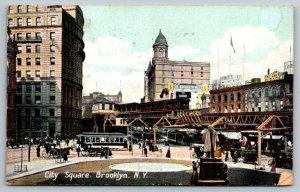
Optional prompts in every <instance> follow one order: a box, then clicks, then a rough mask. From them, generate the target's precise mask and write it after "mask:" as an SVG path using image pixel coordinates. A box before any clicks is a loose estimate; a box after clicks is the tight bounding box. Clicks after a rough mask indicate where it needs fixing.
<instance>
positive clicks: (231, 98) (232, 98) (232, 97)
mask: <svg viewBox="0 0 300 192" xmlns="http://www.w3.org/2000/svg"><path fill="white" fill-rule="evenodd" d="M230 101H234V95H233V93H231V94H230Z"/></svg>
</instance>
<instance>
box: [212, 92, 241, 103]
mask: <svg viewBox="0 0 300 192" xmlns="http://www.w3.org/2000/svg"><path fill="white" fill-rule="evenodd" d="M227 100H228V96H227V94H225V95H223V101H224V102H227ZM240 100H241V93H237V101H240ZM215 101H216V98H215V96H214V95H213V96H212V103H215ZM221 101H222V95H219V96H218V102H221ZM230 101H234V94H230Z"/></svg>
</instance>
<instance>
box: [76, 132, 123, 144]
mask: <svg viewBox="0 0 300 192" xmlns="http://www.w3.org/2000/svg"><path fill="white" fill-rule="evenodd" d="M77 137H78V138H79V140H80V143H81V145H88V146H90V147H109V148H127V138H126V135H124V134H123V133H93V132H83V133H82V134H79V135H77Z"/></svg>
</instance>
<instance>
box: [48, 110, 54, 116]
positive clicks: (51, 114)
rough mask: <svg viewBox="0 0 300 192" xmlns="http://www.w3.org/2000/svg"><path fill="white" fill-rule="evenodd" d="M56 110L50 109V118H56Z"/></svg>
mask: <svg viewBox="0 0 300 192" xmlns="http://www.w3.org/2000/svg"><path fill="white" fill-rule="evenodd" d="M54 114H55V110H54V109H49V116H51V117H54Z"/></svg>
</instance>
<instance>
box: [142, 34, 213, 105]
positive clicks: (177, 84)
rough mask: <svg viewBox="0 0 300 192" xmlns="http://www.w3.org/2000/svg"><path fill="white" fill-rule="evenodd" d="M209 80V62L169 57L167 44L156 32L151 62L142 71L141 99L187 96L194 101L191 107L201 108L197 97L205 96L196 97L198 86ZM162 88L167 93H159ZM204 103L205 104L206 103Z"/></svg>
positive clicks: (152, 99) (151, 99) (162, 36)
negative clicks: (177, 59)
mask: <svg viewBox="0 0 300 192" xmlns="http://www.w3.org/2000/svg"><path fill="white" fill-rule="evenodd" d="M209 82H210V64H209V63H207V62H188V61H185V60H183V61H171V60H169V58H168V43H167V40H166V38H165V36H164V35H163V34H162V32H161V31H160V32H159V35H158V36H157V38H156V40H155V42H154V44H153V58H152V61H151V62H149V66H148V69H147V70H146V71H145V77H144V99H143V100H144V101H145V102H149V101H160V100H162V99H175V98H178V97H189V98H191V100H192V101H194V102H195V104H194V107H192V108H202V107H204V106H202V101H201V98H202V99H204V100H205V101H206V97H205V98H204V97H201V96H200V97H199V95H205V92H203V89H201V87H202V86H208V85H209ZM165 88H168V90H169V92H168V94H167V96H165V95H164V94H161V93H162V90H163V89H165ZM197 96H198V97H197ZM192 105H193V104H192ZM205 106H206V107H209V106H208V104H205Z"/></svg>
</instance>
